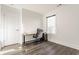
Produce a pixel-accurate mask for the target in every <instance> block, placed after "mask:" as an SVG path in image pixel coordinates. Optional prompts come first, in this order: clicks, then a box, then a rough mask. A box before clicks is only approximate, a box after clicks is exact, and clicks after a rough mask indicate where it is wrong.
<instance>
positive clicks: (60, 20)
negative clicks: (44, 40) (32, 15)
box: [43, 5, 79, 49]
mask: <svg viewBox="0 0 79 59" xmlns="http://www.w3.org/2000/svg"><path fill="white" fill-rule="evenodd" d="M52 14H56V34H49V35H48V40H49V41H51V42H55V43H58V44H62V45H65V46H68V47H72V48H75V49H79V5H62V6H61V7H59V8H57V9H56V10H54V11H52V12H50V13H48V14H47V15H46V16H48V15H52ZM46 16H44V20H43V21H44V22H45V23H44V22H43V26H44V28H46V26H45V25H46V19H45V17H46ZM45 30H46V29H45Z"/></svg>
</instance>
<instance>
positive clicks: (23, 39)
mask: <svg viewBox="0 0 79 59" xmlns="http://www.w3.org/2000/svg"><path fill="white" fill-rule="evenodd" d="M23 45H25V35H23Z"/></svg>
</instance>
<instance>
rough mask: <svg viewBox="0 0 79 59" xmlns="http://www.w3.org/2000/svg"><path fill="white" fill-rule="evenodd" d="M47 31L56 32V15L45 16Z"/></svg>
mask: <svg viewBox="0 0 79 59" xmlns="http://www.w3.org/2000/svg"><path fill="white" fill-rule="evenodd" d="M47 33H50V34H55V33H56V15H52V16H48V17H47Z"/></svg>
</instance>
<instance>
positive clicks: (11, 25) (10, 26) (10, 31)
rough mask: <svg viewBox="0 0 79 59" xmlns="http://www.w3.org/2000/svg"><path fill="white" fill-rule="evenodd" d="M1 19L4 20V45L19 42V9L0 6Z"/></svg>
mask: <svg viewBox="0 0 79 59" xmlns="http://www.w3.org/2000/svg"><path fill="white" fill-rule="evenodd" d="M2 13H3V20H4V28H5V29H4V30H5V31H4V33H5V34H4V37H5V38H4V45H5V46H6V45H11V44H15V43H18V42H19V39H20V37H19V36H20V30H19V29H20V21H19V20H20V18H19V10H18V9H15V8H12V7H8V6H2Z"/></svg>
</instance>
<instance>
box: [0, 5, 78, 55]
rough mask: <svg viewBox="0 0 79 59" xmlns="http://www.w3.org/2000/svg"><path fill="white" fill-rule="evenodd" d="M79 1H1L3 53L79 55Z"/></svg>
mask: <svg viewBox="0 0 79 59" xmlns="http://www.w3.org/2000/svg"><path fill="white" fill-rule="evenodd" d="M78 10H79V4H1V5H0V55H78V54H79V35H78V34H79V26H78V25H79V11H78Z"/></svg>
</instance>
